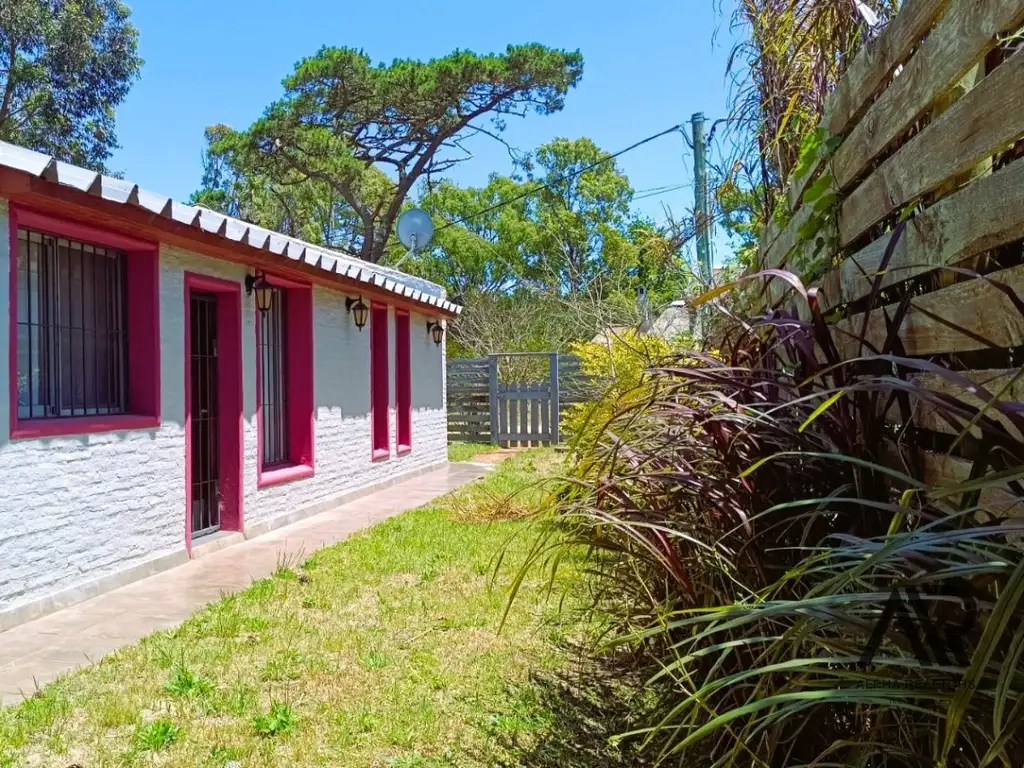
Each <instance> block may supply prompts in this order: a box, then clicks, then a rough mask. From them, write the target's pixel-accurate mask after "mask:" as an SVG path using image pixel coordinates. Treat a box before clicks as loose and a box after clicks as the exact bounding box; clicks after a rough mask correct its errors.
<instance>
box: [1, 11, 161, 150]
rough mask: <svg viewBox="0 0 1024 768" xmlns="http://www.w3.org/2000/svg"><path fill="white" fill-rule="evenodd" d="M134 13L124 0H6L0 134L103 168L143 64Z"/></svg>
mask: <svg viewBox="0 0 1024 768" xmlns="http://www.w3.org/2000/svg"><path fill="white" fill-rule="evenodd" d="M130 17H131V11H130V10H129V8H128V6H126V5H125V4H124V3H122V2H120V0H2V2H0V139H3V140H5V141H10V142H13V143H16V144H21V145H24V146H27V147H30V148H32V149H35V150H38V151H40V152H45V153H47V154H50V155H54V156H56V157H58V158H59V159H61V160H65V161H67V162H70V163H75V164H76V165H83V166H86V167H88V168H93V169H96V170H103V169H104V162H105V161H106V160H107V159H108V158H109V157H110V155H111V152H112V151H113V150H114V149H116V148H117V146H118V145H117V137H116V135H115V133H114V108H115V107H117V106H118V105H119V104H120V103H121V102H122V101H123V100H124V97H125V96H126V95H127V93H128V89H129V88H130V87H131V85H132V83H133V82H134V81H135V79H136V78H137V77H138V74H139V69H140V68H141V66H142V60H141V59H140V58H139V57H138V55H137V49H138V30H136V28H135V27H134V26H133V25H132V24H131V22H130V21H129V19H130Z"/></svg>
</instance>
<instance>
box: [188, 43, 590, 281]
mask: <svg viewBox="0 0 1024 768" xmlns="http://www.w3.org/2000/svg"><path fill="white" fill-rule="evenodd" d="M582 72H583V58H582V56H581V55H580V53H579V52H578V51H576V52H568V51H561V50H555V49H551V48H547V47H545V46H542V45H536V44H530V45H514V46H509V47H508V49H507V50H506V51H505V53H503V54H489V55H478V54H475V53H471V52H469V51H455V52H453V53H451V54H449V55H448V56H445V57H442V58H439V59H433V60H430V61H426V62H422V61H413V60H405V59H403V60H396V61H394V62H392V63H391V64H388V65H385V64H378V65H374V64H373V63H372V61H371V59H370V57H369V56H367V55H366V54H365V53H364V52H362V51H358V50H354V49H351V48H322V49H321V50H320V51H319V52H317V54H316V55H314V56H311V57H309V58H307V59H303V60H302V61H300V62H299V63H298V65H296V68H295V72H294V73H293V74H292V75H290V76H289V77H288V78H286V79H285V81H284V88H285V95H284V97H283V98H282V99H280V100H279V101H277V102H275V103H273V104H271V105H270V106H269V107H268V108H267V110H266V112H265V113H264V116H263V117H262V118H261V119H259V120H257V121H256V122H255V123H254V124H253V125H252V126H250V127H249V128H248V129H247V130H245V131H241V132H238V131H232V130H230V129H227V128H224V127H217V128H214V129H213V130H212V131H209V132H208V139H211V142H210V150H209V153H208V162H207V171H208V172H207V178H205V179H204V186H203V189H202V190H201V191H200V192H199V193H197V195H196V198H195V199H196V201H197V202H201V203H205V204H210V203H214V204H216V205H217V206H218V207H220V208H221V209H222V210H230V209H231V206H233V205H235V206H238V207H239V208H241V209H244V208H245V206H247V205H251V206H252V209H251V212H254V213H267V211H268V209H269V211H271V212H273V213H276V214H278V215H280V214H282V213H283V210H282V209H287V208H288V205H287V204H286V203H285V202H284V200H285V199H286V198H289V197H290V196H291V195H292V191H291V190H288V189H287V188H289V187H296V186H300V185H304V184H307V183H310V184H311V185H312V187H314V188H319V189H320V194H319V195H318V197H320V198H321V199H327V198H330V199H332V200H336V203H335V204H334V205H332V206H331V207H330V208H327V209H325V210H324V215H325V216H327V217H329V218H330V219H331V240H332V244H334V245H336V246H339V247H344V248H345V249H346V250H349V251H351V252H353V253H356V254H358V255H359V256H360V257H361V258H363V259H366V260H367V261H372V262H377V261H379V260H380V259H381V258H382V257H383V255H384V253H385V249H386V247H387V244H388V239H389V238H390V237H391V235H392V232H393V230H394V226H395V222H396V220H397V218H398V216H399V214H400V213H401V211H402V206H403V204H404V203H405V201H406V198H407V197H408V196H409V194H410V193H411V192H412V191H413V189H414V187H415V185H416V183H417V182H418V181H419V180H420V179H427V180H429V179H432V178H433V177H435V176H438V175H440V174H442V173H444V172H445V171H447V170H449V169H451V168H452V167H453V166H454V165H455V164H457V163H459V162H461V161H462V160H465V159H468V158H469V157H470V154H469V152H468V151H467V150H466V149H465V147H464V144H463V142H464V141H465V140H466V139H468V138H470V137H471V136H473V135H476V134H486V135H489V136H497V135H498V134H500V132H501V131H502V130H503V129H504V119H505V118H506V117H507V116H509V115H517V116H523V115H525V114H527V113H528V112H530V111H534V112H537V113H539V114H550V113H552V112H556V111H558V110H560V109H561V108H562V106H563V104H564V99H565V95H566V93H567V92H568V90H569V89H570V88H572V87H574V86H575V85H576V84H577V83H578V82H579V80H580V77H581V76H582ZM485 126H486V127H485ZM218 164H220V167H219V168H218V167H217V165H218ZM211 168H213V169H214V170H215V171H217V172H215V173H211V172H210V170H211ZM226 169H230V172H225V171H226ZM239 180H242V181H243V184H242V186H241V187H239V185H238V181H239ZM265 181H269V182H271V183H272V185H273V187H274V189H273V190H269V191H267V192H261V191H260V190H259V186H260V184H261V182H265ZM240 193H244V194H241V195H240ZM263 194H269V195H271V196H273V198H274V199H273V200H270V201H266V200H264V201H261V202H257V201H256V200H255V198H258V197H260V196H261V195H263ZM240 197H241V198H242V199H240ZM335 205H336V206H337V209H336V211H337V215H334V212H335ZM281 218H287V217H285V216H282V217H281ZM260 223H264V222H263V221H260ZM270 223H273V222H270Z"/></svg>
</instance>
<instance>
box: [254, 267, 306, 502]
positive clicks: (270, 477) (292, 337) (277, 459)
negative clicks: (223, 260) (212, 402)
mask: <svg viewBox="0 0 1024 768" xmlns="http://www.w3.org/2000/svg"><path fill="white" fill-rule="evenodd" d="M271 280H272V282H273V281H274V279H273V278H272V279H271ZM254 311H255V312H256V392H257V395H258V400H257V403H256V405H257V425H258V426H257V429H258V434H259V438H258V444H259V461H258V462H257V464H256V483H257V486H258V487H261V488H262V487H265V486H268V485H277V484H278V483H286V482H291V481H293V480H301V479H303V478H307V477H312V476H313V472H314V455H313V454H314V436H313V431H314V420H315V419H314V407H313V290H312V288H311V287H310V286H308V285H299V284H295V283H291V282H288V281H285V280H278V281H277V283H276V284H275V285H274V287H273V298H272V300H271V303H270V308H269V309H268V310H267V311H266V312H260V311H259V310H258V309H254Z"/></svg>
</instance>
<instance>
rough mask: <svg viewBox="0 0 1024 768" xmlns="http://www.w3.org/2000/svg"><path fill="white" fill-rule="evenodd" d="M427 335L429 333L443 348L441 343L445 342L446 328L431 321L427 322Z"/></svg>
mask: <svg viewBox="0 0 1024 768" xmlns="http://www.w3.org/2000/svg"><path fill="white" fill-rule="evenodd" d="M427 333H429V334H430V335H431V336H432V337H433V339H434V343H435V344H437V345H438V346H441V341H442V340H444V326H443V325H441V324H440V323H435V322H433V321H431V320H427Z"/></svg>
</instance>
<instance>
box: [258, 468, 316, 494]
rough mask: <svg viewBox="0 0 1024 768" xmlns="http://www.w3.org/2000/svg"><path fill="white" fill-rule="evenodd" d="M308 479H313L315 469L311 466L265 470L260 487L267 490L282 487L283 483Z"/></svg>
mask: <svg viewBox="0 0 1024 768" xmlns="http://www.w3.org/2000/svg"><path fill="white" fill-rule="evenodd" d="M307 477H313V467H312V466H310V465H309V464H297V465H295V466H292V467H280V468H277V469H264V470H263V472H262V473H261V476H260V482H259V487H260V488H266V487H268V486H271V485H281V483H290V482H293V481H295V480H305V479H306V478H307Z"/></svg>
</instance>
